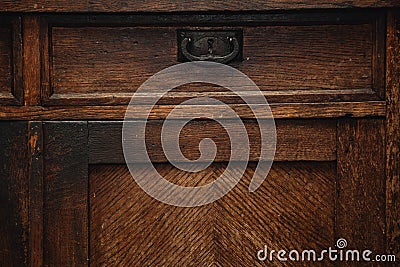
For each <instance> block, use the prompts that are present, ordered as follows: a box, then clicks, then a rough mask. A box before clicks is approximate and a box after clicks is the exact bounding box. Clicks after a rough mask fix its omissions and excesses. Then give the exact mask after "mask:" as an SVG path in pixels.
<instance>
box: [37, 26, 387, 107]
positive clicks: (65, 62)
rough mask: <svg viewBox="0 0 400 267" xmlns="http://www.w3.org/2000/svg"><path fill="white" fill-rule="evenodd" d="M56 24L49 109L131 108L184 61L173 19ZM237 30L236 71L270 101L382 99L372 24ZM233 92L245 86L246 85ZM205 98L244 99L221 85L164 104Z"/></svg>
mask: <svg viewBox="0 0 400 267" xmlns="http://www.w3.org/2000/svg"><path fill="white" fill-rule="evenodd" d="M52 23H56V26H54V27H51V29H50V33H51V34H50V37H49V42H50V43H51V51H50V52H49V55H50V60H51V68H50V69H49V72H50V73H51V75H50V85H49V86H47V85H46V87H45V91H47V92H46V93H45V95H46V98H44V103H45V104H46V105H85V104H86V105H95V104H104V105H113V104H127V103H129V100H130V97H131V94H133V93H134V92H135V91H136V89H137V88H139V86H140V85H141V84H142V83H143V82H144V81H146V79H148V78H149V77H150V76H151V75H153V74H155V73H157V72H158V71H160V70H162V69H164V68H166V67H169V66H171V65H174V64H176V63H178V62H177V50H178V48H177V46H178V44H177V41H176V39H177V37H176V34H177V33H176V31H177V29H179V28H182V27H183V28H185V25H184V24H183V25H180V26H179V27H176V26H174V27H167V26H168V20H166V21H165V24H164V25H163V26H162V27H159V26H156V27H128V26H124V27H115V26H113V27H107V26H102V27H96V26H95V25H90V27H84V26H81V27H77V26H74V27H63V26H57V22H52ZM98 23H101V21H99V22H98ZM334 23H336V22H334ZM237 27H240V28H243V34H244V37H243V38H244V44H243V54H244V60H243V61H242V62H238V63H237V62H233V63H232V64H230V65H231V66H233V67H235V68H237V69H238V70H240V71H242V72H243V73H245V74H247V75H248V76H249V77H250V78H251V79H252V80H253V81H254V82H255V83H256V84H257V85H258V86H259V88H260V90H262V91H264V93H265V95H266V97H267V99H268V101H269V102H270V103H273V102H278V103H279V102H322V101H363V100H377V99H378V98H377V96H376V95H375V93H374V91H373V90H372V89H373V88H374V87H375V86H374V85H373V79H374V78H373V73H372V70H373V68H372V64H374V65H377V64H375V62H373V55H375V54H374V53H373V51H374V49H375V48H374V46H375V43H374V40H373V36H374V35H375V31H376V29H375V26H374V21H373V20H372V21H370V22H369V23H367V24H360V25H359V24H357V25H318V26H314V25H311V26H310V25H308V26H307V25H302V26H297V25H293V26H257V27H255V26H254V27H247V26H243V25H240V24H239V25H237ZM196 29H201V28H198V27H196ZM203 29H204V28H203ZM206 29H209V28H206ZM212 29H216V28H215V27H213V28H212ZM225 29H226V28H225ZM355 33H356V34H355ZM267 36H268V37H267ZM379 48H382V47H379ZM326 51H329V53H327V52H326ZM379 53H380V54H381V53H382V52H381V51H379ZM45 75H46V76H47V75H49V74H48V73H47V74H45ZM233 86H234V87H236V88H240V84H235V85H233ZM242 90H243V89H242ZM189 92H191V93H189ZM211 92H212V93H211ZM199 93H203V94H205V95H208V93H211V94H212V96H216V97H217V98H219V99H221V100H224V101H225V102H231V103H237V102H238V101H239V100H238V97H236V96H235V95H234V94H232V93H230V92H229V91H227V90H226V89H223V88H220V87H217V86H212V85H207V86H204V85H198V86H196V85H186V86H181V87H180V88H178V89H174V92H172V93H171V94H169V95H167V96H165V97H163V99H162V100H160V101H159V104H177V103H179V102H181V101H183V100H186V99H189V98H191V97H193V96H196V95H198V94H199ZM143 104H146V97H144V98H143Z"/></svg>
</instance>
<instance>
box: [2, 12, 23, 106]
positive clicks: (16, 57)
mask: <svg viewBox="0 0 400 267" xmlns="http://www.w3.org/2000/svg"><path fill="white" fill-rule="evenodd" d="M20 25H21V23H20V19H19V18H17V17H15V18H13V17H1V16H0V104H5V105H19V104H21V101H22V96H23V92H22V90H23V89H22V67H21V66H22V41H21V26H20Z"/></svg>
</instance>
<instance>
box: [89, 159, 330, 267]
mask: <svg viewBox="0 0 400 267" xmlns="http://www.w3.org/2000/svg"><path fill="white" fill-rule="evenodd" d="M156 166H157V167H156V168H157V170H158V171H159V172H160V173H161V174H162V175H164V176H165V177H166V178H167V179H168V180H170V181H171V182H174V183H177V184H182V185H186V186H188V185H192V186H193V185H195V184H198V185H202V184H205V183H209V182H210V181H213V180H214V179H216V178H217V177H218V176H219V175H220V173H221V171H222V170H223V169H224V164H213V165H211V167H209V169H207V170H206V171H205V172H204V171H203V172H200V173H198V174H196V175H193V174H192V175H189V174H186V173H182V172H181V171H179V170H176V169H174V168H173V167H171V166H170V165H168V164H156ZM254 167H255V166H254V165H250V166H249V167H248V169H247V171H246V173H245V175H244V176H243V178H242V180H241V181H240V182H239V184H238V185H237V186H236V187H235V188H234V189H233V190H232V191H231V192H230V193H228V194H227V195H226V196H225V197H224V198H222V199H220V200H218V201H217V202H214V203H212V204H209V205H206V206H202V207H196V208H180V207H174V206H169V205H166V204H163V203H161V202H158V201H156V200H154V199H153V198H151V197H150V196H148V195H146V193H145V192H144V191H142V189H140V188H139V187H138V185H137V184H136V183H135V182H134V180H133V179H132V177H131V175H130V173H129V171H128V170H127V168H126V167H125V166H113V165H104V166H101V165H100V166H93V167H92V168H91V172H90V212H91V214H90V224H91V231H90V239H91V242H90V244H91V252H92V254H91V264H93V265H95V266H111V265H124V266H127V265H129V266H149V265H150V266H178V265H181V264H182V263H184V264H185V265H186V266H264V264H265V263H263V262H259V261H257V259H256V253H257V251H258V250H260V249H263V247H264V245H268V246H269V247H270V248H271V249H280V248H287V249H301V248H304V247H305V246H306V247H310V248H314V249H322V248H325V247H328V246H331V245H332V243H333V242H334V232H333V231H334V225H333V221H334V196H335V189H334V183H335V173H336V171H335V165H334V164H333V163H310V162H308V163H307V162H303V163H275V164H274V165H273V167H272V170H271V172H270V174H269V176H268V177H267V179H266V180H265V182H264V183H263V185H262V186H261V188H260V189H259V190H258V191H256V192H255V193H249V192H248V189H247V186H248V183H249V181H250V178H251V175H252V170H253V168H254ZM136 175H146V170H145V169H140V167H138V171H137V172H136ZM274 264H279V262H277V261H275V262H274ZM303 264H304V266H307V264H309V263H307V262H303ZM323 264H324V265H323V266H330V265H329V264H330V263H329V262H326V263H325V262H324V263H323ZM282 266H283V265H282Z"/></svg>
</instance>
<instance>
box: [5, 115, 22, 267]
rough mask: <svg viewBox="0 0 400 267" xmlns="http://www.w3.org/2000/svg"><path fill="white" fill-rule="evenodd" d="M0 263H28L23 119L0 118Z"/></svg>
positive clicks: (6, 264)
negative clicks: (3, 120) (7, 120)
mask: <svg viewBox="0 0 400 267" xmlns="http://www.w3.org/2000/svg"><path fill="white" fill-rule="evenodd" d="M0 133H1V138H0V155H1V156H0V214H1V216H0V236H1V238H0V266H24V265H27V264H28V231H29V225H28V221H29V212H28V207H29V183H28V179H26V177H28V166H29V162H28V153H29V152H28V146H27V145H26V144H27V141H28V138H27V133H28V128H27V123H26V122H0Z"/></svg>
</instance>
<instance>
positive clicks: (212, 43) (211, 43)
mask: <svg viewBox="0 0 400 267" xmlns="http://www.w3.org/2000/svg"><path fill="white" fill-rule="evenodd" d="M207 43H208V53H209V54H210V55H211V54H212V53H213V45H214V39H212V38H210V39H208V40H207Z"/></svg>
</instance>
